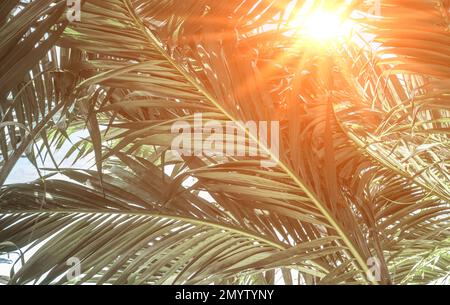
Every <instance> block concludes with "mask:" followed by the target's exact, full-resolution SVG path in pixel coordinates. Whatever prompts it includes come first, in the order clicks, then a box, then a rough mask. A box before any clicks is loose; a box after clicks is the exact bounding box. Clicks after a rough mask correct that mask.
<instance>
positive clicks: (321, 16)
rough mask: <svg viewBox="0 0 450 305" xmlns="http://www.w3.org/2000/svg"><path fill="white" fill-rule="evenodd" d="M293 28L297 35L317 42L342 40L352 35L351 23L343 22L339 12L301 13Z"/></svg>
mask: <svg viewBox="0 0 450 305" xmlns="http://www.w3.org/2000/svg"><path fill="white" fill-rule="evenodd" d="M291 26H292V27H293V28H295V29H296V31H297V33H298V34H300V35H302V36H305V37H307V38H308V39H311V40H314V41H317V42H327V41H331V40H340V39H343V38H346V37H348V36H349V35H350V34H351V31H352V26H351V22H350V21H343V20H342V19H341V16H340V14H339V13H338V12H331V11H326V10H321V9H320V10H315V11H313V12H309V13H305V12H300V13H299V14H298V15H297V16H296V18H295V20H294V21H293V22H292V24H291Z"/></svg>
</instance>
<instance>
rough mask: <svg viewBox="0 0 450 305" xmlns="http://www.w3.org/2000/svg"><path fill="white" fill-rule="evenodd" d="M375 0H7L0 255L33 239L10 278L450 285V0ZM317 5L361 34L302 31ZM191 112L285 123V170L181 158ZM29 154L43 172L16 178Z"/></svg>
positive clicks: (247, 161)
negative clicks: (302, 20)
mask: <svg viewBox="0 0 450 305" xmlns="http://www.w3.org/2000/svg"><path fill="white" fill-rule="evenodd" d="M372 2H373V1H343V0H342V1H302V0H298V1H295V0H294V1H293V0H277V1H275V0H262V1H255V0H227V1H219V0H183V1H177V0H108V1H104V0H84V1H82V3H81V4H82V6H81V10H82V13H81V20H80V21H79V22H69V21H68V20H67V19H66V10H67V5H66V1H65V0H34V1H33V0H29V1H19V0H3V1H2V2H1V3H0V38H1V39H0V63H1V64H0V67H1V68H0V117H1V121H0V153H1V154H0V156H1V158H0V185H2V187H1V189H0V251H2V252H4V253H9V252H13V251H20V253H21V255H20V257H21V259H20V260H19V261H18V262H17V263H16V264H14V266H13V267H12V269H11V274H10V276H9V277H8V278H6V279H4V280H5V281H6V282H9V283H14V284H22V283H41V284H48V283H74V282H76V283H96V284H103V283H115V284H154V283H156V284H209V283H215V284H231V283H241V284H271V283H275V282H277V283H278V282H280V279H279V278H278V275H281V277H282V282H284V283H286V284H291V283H293V284H297V283H299V284H337V283H347V284H355V283H358V284H367V283H368V284H377V283H382V284H390V283H394V284H411V283H412V284H416V283H432V282H434V281H436V280H439V279H441V280H442V279H448V277H449V274H450V267H449V266H450V231H449V226H450V217H449V216H450V201H449V200H450V174H449V167H450V142H449V136H450V65H449V63H450V47H449V46H450V35H449V31H450V21H449V12H450V2H449V1H447V0H414V1H413V0H410V1H397V0H382V1H381V7H380V9H381V11H380V12H381V15H380V16H374V15H373V14H368V13H367V12H369V11H371V8H372V7H373V3H372ZM306 7H307V8H308V9H316V8H318V7H326V8H327V9H329V10H332V11H336V12H337V11H338V12H339V14H341V18H342V19H343V20H352V22H353V24H354V28H353V32H352V37H353V38H352V39H350V40H346V41H343V42H342V41H339V42H334V43H332V44H326V45H324V44H321V43H320V42H315V41H314V39H311V37H306V36H305V35H304V34H303V33H302V32H301V31H300V32H299V31H298V28H296V26H295V24H296V23H297V21H298V20H296V18H298V14H297V12H299V11H301V10H304V9H305V8H306ZM196 113H202V115H203V117H204V118H208V119H213V120H216V121H219V122H223V123H226V122H229V121H235V122H237V121H249V120H252V121H279V122H280V128H281V130H280V154H279V158H278V160H276V161H278V163H277V166H276V167H272V168H264V167H261V165H260V160H259V158H256V157H249V156H241V157H239V156H236V157H222V156H203V157H202V156H192V157H179V156H177V155H176V154H173V153H172V151H171V147H170V143H171V142H172V140H173V139H174V137H175V136H176V135H174V134H173V133H172V132H171V126H172V124H173V123H174V122H176V121H177V120H183V121H187V122H192V120H193V117H194V114H196ZM83 130H87V132H86V134H88V135H89V136H86V137H83V138H82V139H81V140H76V141H74V137H72V135H73V134H75V133H77V132H80V131H83ZM67 143H70V145H71V149H69V150H68V151H67V152H65V154H64V155H63V157H60V156H58V155H57V152H58V151H59V150H60V149H61V147H62V146H63V145H64V144H67ZM261 145H264V143H261ZM261 149H264V147H262V148H261ZM23 156H26V157H27V158H28V159H29V160H30V161H31V163H32V164H33V165H34V166H35V167H36V169H37V170H38V171H39V173H40V178H39V179H37V180H36V181H33V182H30V183H22V184H6V183H5V181H6V179H7V177H8V175H9V174H10V173H11V171H12V170H13V168H14V166H15V165H16V163H17V161H18V160H19V159H20V158H21V157H23ZM90 157H92V158H93V159H92V162H91V164H92V165H93V166H92V167H90V168H88V169H82V168H79V167H77V166H76V164H77V161H78V162H79V161H80V160H82V159H86V158H90ZM69 158H72V160H73V159H74V160H75V165H74V166H73V167H62V166H61V162H62V161H63V160H64V159H69ZM43 160H51V162H52V164H53V165H54V166H53V167H52V168H51V169H49V168H47V169H46V170H45V173H44V172H43V169H42V167H41V164H42V162H43ZM205 194H206V195H205ZM18 249H19V250H18ZM27 253H28V254H29V255H28V256H27ZM71 257H77V258H79V259H80V261H81V271H82V275H81V277H80V278H78V279H76V280H69V279H68V278H67V277H66V276H65V274H66V273H67V271H68V269H69V268H70V265H68V264H67V263H66V262H67V260H68V259H69V258H71ZM374 260H375V261H376V262H377V264H376V265H377V267H379V273H380V278H378V279H377V278H375V277H374V276H371V271H373V269H372V265H371V264H370V262H371V261H374Z"/></svg>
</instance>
